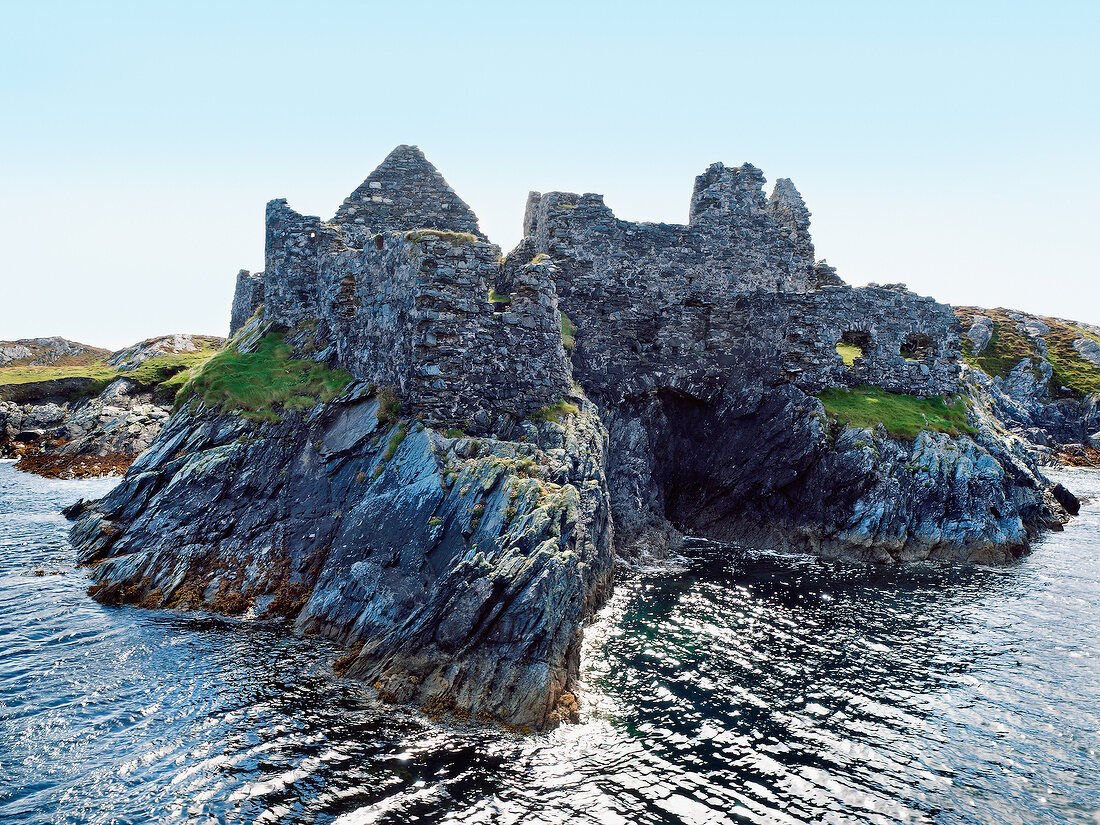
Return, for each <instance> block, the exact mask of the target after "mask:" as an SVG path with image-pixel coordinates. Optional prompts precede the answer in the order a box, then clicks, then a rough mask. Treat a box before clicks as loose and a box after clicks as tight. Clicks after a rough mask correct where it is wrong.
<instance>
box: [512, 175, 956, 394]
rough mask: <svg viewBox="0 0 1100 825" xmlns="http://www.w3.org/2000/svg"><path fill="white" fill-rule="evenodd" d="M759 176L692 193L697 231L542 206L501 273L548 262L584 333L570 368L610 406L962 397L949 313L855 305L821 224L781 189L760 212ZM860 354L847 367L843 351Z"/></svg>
mask: <svg viewBox="0 0 1100 825" xmlns="http://www.w3.org/2000/svg"><path fill="white" fill-rule="evenodd" d="M763 184H764V178H763V176H762V175H761V174H760V172H759V170H757V169H756V168H755V167H753V166H752V165H750V164H745V165H744V166H741V167H738V168H735V169H731V168H728V167H725V166H723V165H722V164H714V165H712V166H711V167H710V168H709V169H707V170H706V172H704V173H703V174H702V175H700V176H699V177H698V178H697V179H696V181H695V189H694V192H693V194H692V198H691V205H690V211H689V215H690V219H689V223H688V224H686V225H679V224H653V223H632V222H628V221H623V220H620V219H618V218H616V217H615V216H614V214H613V213H612V212H611V210H610V209H608V208H607V207H606V206H605V205H604V202H603V198H602V197H601V196H599V195H593V194H585V195H576V194H571V193H562V192H551V193H547V194H540V193H537V192H533V193H531V195H530V196H529V197H528V202H527V209H526V214H525V218H524V232H525V237H524V239H523V241H521V243H520V244H519V246H518V247H517V248H516V249H515V250H514V251H513V252H512V253H511V255H509V258H508V261H507V262H506V263H505V268H504V280H505V282H506V283H507V282H508V281H509V279H510V277H511V275H510V273H511V271H512V269H513V268H514V267H516V266H518V265H519V264H520V263H522V262H525V261H528V260H536V261H539V260H547V261H551V262H552V263H553V264H554V267H555V273H556V279H555V286H556V289H557V293H558V300H559V303H560V306H561V308H562V310H563V311H564V312H565V313H566V314H567V315H568V316H569V318H570V320H571V321H572V322H573V323H574V324H576V326H577V334H576V341H577V345H576V350H575V352H574V354H573V366H574V371H575V373H576V377H577V379H578V380H579V381H580V382H581V384H582V385H583V386H584V387H585V388H586V389H587V390H589V391H590V392H596V393H598V394H600V395H601V396H602V397H604V398H605V399H606V400H608V401H614V400H616V399H618V398H622V397H625V396H629V395H637V394H644V393H646V392H649V391H651V390H654V389H657V388H670V389H675V390H679V391H682V392H685V393H688V394H690V395H693V396H696V397H699V398H703V399H706V398H709V397H711V396H713V395H714V394H715V393H716V392H718V391H719V389H720V388H721V387H722V386H723V385H724V384H726V383H728V382H729V381H731V380H735V379H736V380H743V379H744V377H745V376H752V380H754V381H763V383H765V384H771V385H776V384H779V383H792V384H795V385H796V386H798V387H799V388H800V389H802V390H804V391H806V392H808V393H811V394H816V393H817V392H820V391H821V389H823V388H824V387H826V386H833V385H838V384H839V385H848V386H855V385H858V384H864V383H867V384H874V385H877V386H881V387H883V388H885V389H888V390H892V391H895V392H906V393H914V394H918V395H935V394H941V393H951V392H956V391H957V390H958V388H959V384H958V367H957V361H956V359H957V355H958V341H959V336H960V333H961V330H960V329H959V327H958V323H957V321H956V319H955V318H954V315H953V313H952V311H951V309H950V308H949V307H947V306H946V305H943V304H938V303H936V302H935V301H933V300H932V299H930V298H923V297H920V296H918V295H915V294H913V293H911V292H908V291H907V290H905V289H904V287H898V286H892V287H876V286H872V287H865V288H861V289H854V288H852V287H850V286H848V285H846V284H844V283H843V282H842V281H841V280H840V279H839V278H837V277H836V274H835V270H834V269H833V268H832V267H830V266H829V265H828V264H826V263H825V262H824V261H821V262H816V263H815V261H814V248H813V243H812V241H811V239H810V234H809V224H810V221H809V218H810V213H809V211H808V210H807V209H806V206H805V203H804V202H803V200H802V197H801V195H800V194H799V193H798V190H797V189H796V188H795V187H794V184H793V183H791V181H790V180H788V179H785V178H784V179H780V180H779V181H778V182H777V183H776V185H775V188H774V190H773V192H772V194H771V197H770V198H765V196H764V192H763ZM842 340H844V341H846V342H848V343H853V342H854V343H855V344H856V345H858V346H859V347H860V349H861V350H862V355H861V357H859V358H857V359H856V360H855V363H853V364H852V365H851V366H846V365H845V364H844V361H843V359H842V357H841V355H840V354H838V352H837V349H836V346H837V344H838V343H839V342H841V341H842Z"/></svg>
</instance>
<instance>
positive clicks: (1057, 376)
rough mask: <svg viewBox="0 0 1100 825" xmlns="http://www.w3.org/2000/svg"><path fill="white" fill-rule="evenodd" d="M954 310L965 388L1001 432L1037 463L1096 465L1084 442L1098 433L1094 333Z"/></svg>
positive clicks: (1098, 457)
mask: <svg viewBox="0 0 1100 825" xmlns="http://www.w3.org/2000/svg"><path fill="white" fill-rule="evenodd" d="M956 311H957V312H958V313H959V315H960V317H961V318H962V319H964V321H969V322H970V330H969V332H968V333H967V338H968V339H969V341H970V346H969V347H968V349H967V350H966V351H965V352H964V357H965V358H966V361H967V367H968V370H967V373H968V383H970V384H972V385H973V386H975V387H976V388H978V389H979V390H980V392H981V395H982V397H983V398H984V399H985V401H986V406H988V407H989V409H990V410H991V411H992V414H993V415H995V417H996V418H997V420H998V421H999V422H1000V423H1001V425H1002V427H1003V428H1005V429H1007V431H1008V432H1009V433H1010V434H1011V435H1012V436H1013V437H1015V438H1018V439H1021V440H1022V441H1024V442H1025V443H1026V444H1027V445H1028V446H1029V449H1030V450H1031V452H1032V454H1033V456H1034V457H1035V458H1036V460H1038V461H1039V462H1040V463H1042V464H1056V463H1059V462H1068V463H1073V464H1086V465H1100V453H1096V452H1094V451H1095V449H1096V447H1095V445H1093V444H1091V442H1090V437H1091V436H1092V434H1093V433H1095V432H1096V430H1097V428H1098V427H1100V415H1098V413H1097V410H1098V405H1100V355H1097V353H1100V331H1098V330H1097V329H1096V328H1095V327H1091V326H1089V325H1088V324H1081V323H1078V322H1076V321H1070V320H1066V319H1064V318H1050V317H1043V318H1040V317H1038V316H1035V315H1032V314H1030V313H1026V312H1018V311H1015V310H1005V309H981V308H977V307H960V308H958V309H957V310H956ZM1094 355H1097V357H1096V358H1094V357H1093V356H1094Z"/></svg>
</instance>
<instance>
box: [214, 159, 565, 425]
mask: <svg viewBox="0 0 1100 825" xmlns="http://www.w3.org/2000/svg"><path fill="white" fill-rule="evenodd" d="M265 259H266V262H265V268H264V272H263V273H262V281H263V289H262V295H263V304H264V315H265V319H266V320H268V321H270V322H273V323H275V324H278V325H280V326H283V327H287V328H294V327H295V326H297V325H299V324H302V323H306V322H314V321H316V322H318V324H319V325H322V329H321V332H322V333H323V334H324V335H325V336H326V337H327V338H328V339H329V340H331V341H332V342H333V344H334V346H335V349H336V353H337V360H338V362H339V363H340V365H341V366H343V367H344V368H346V369H348V370H349V371H350V372H351V373H352V375H354V376H355V377H356V378H358V379H360V380H362V381H365V382H369V383H372V384H375V385H377V386H386V385H388V386H393V387H395V388H396V390H397V392H398V393H399V394H400V395H401V396H402V397H403V398H404V400H405V401H406V402H407V403H408V404H409V405H410V406H411V407H412V408H413V409H414V410H416V411H418V412H420V413H422V414H424V415H426V416H427V417H428V418H430V419H433V420H437V421H462V420H468V419H471V420H486V419H487V418H488V417H490V416H492V415H493V414H495V413H500V412H505V413H510V414H513V415H517V416H523V415H526V414H528V413H530V412H532V411H534V410H536V409H538V408H540V407H543V406H546V405H548V404H551V403H554V402H556V401H558V400H560V399H561V398H562V396H563V395H564V394H565V393H567V392H569V391H570V389H571V387H572V375H571V372H570V369H569V365H568V362H567V361H566V359H565V352H564V350H563V348H562V341H561V328H560V323H561V322H560V317H559V314H558V309H557V299H556V295H555V292H554V286H553V279H552V276H551V273H550V269H549V267H548V266H547V265H545V264H531V265H528V266H525V267H523V268H522V271H521V272H519V273H518V274H517V277H516V278H515V281H516V289H515V295H514V296H513V297H512V300H511V304H510V305H509V306H508V307H507V309H506V310H504V311H501V310H502V307H501V306H499V305H494V304H492V303H490V301H489V290H490V289H491V288H492V287H493V285H494V284H495V283H496V282H497V279H498V275H499V270H500V260H501V254H500V248H499V247H497V246H496V245H495V244H492V243H489V242H488V240H486V238H485V236H484V235H483V234H482V232H481V230H480V228H479V227H478V223H477V218H476V216H475V215H474V213H473V212H472V211H471V209H470V208H469V206H467V205H466V203H465V202H463V201H462V199H461V198H459V197H458V195H456V194H455V192H454V190H452V189H451V187H450V186H448V185H447V182H446V181H445V180H444V179H443V177H442V175H440V174H439V172H438V170H436V168H435V167H434V166H432V164H431V163H429V162H428V160H427V158H425V157H424V154H423V153H422V152H421V151H420V150H419V149H418V148H416V147H415V146H398V147H397V148H396V149H394V150H393V151H392V152H391V153H390V154H389V156H388V157H387V158H386V159H385V160H384V161H383V162H382V164H381V165H380V166H379V167H378V168H377V169H375V170H374V172H372V173H371V175H370V176H369V177H368V178H367V179H366V180H365V181H364V182H363V183H362V184H361V185H360V186H359V187H357V188H356V190H355V191H354V192H353V193H352V194H351V195H350V196H349V197H348V198H347V199H346V200H345V201H344V203H343V204H342V205H341V206H340V208H339V209H338V210H337V212H336V215H335V216H334V217H333V219H332V220H331V221H322V220H320V219H319V218H316V217H312V216H307V215H301V214H299V213H298V212H296V211H295V210H293V209H291V208H290V206H288V205H287V202H286V201H285V200H282V199H279V200H273V201H271V202H270V203H268V205H267V219H266V243H265ZM253 280H254V278H253V276H248V275H247V273H245V274H244V275H242V276H240V277H239V284H240V285H242V291H241V292H239V293H238V299H239V302H240V303H241V305H242V309H241V310H240V312H239V313H238V312H235V313H234V317H235V318H237V317H238V316H239V315H241V314H243V313H244V311H245V306H246V305H248V306H252V307H254V306H255V305H256V303H257V302H256V301H255V300H254V297H255V296H253V295H252V293H249V295H248V296H246V295H244V294H243V291H244V290H247V289H250V288H251V285H252V283H253ZM249 298H251V300H249ZM235 303H236V301H235ZM244 317H245V318H247V317H248V316H247V315H246V316H244Z"/></svg>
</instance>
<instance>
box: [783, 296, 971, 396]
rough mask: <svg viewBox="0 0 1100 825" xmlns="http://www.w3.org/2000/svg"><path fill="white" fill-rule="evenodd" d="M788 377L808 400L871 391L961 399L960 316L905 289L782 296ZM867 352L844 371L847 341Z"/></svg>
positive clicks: (785, 370)
mask: <svg viewBox="0 0 1100 825" xmlns="http://www.w3.org/2000/svg"><path fill="white" fill-rule="evenodd" d="M783 303H784V310H785V314H786V318H785V323H784V326H783V330H784V342H783V343H784V351H785V354H784V366H783V369H784V376H785V377H786V378H787V379H788V380H790V381H791V383H793V384H796V385H798V386H799V387H800V388H802V389H805V390H807V391H809V392H814V393H816V392H820V390H821V389H823V388H824V387H826V386H833V385H838V384H839V385H844V386H858V385H860V384H871V385H873V386H876V387H882V388H883V389H886V390H890V391H891V392H901V393H908V394H911V395H922V396H929V395H942V394H945V393H954V392H958V391H959V387H960V385H959V380H960V375H959V364H958V356H959V339H960V336H961V335H962V327H961V326H960V325H959V321H958V318H957V317H956V315H955V312H954V310H953V309H952V308H951V307H949V306H947V305H946V304H940V303H937V302H936V301H935V300H933V299H932V298H926V297H923V296H920V295H916V294H914V293H912V292H910V291H908V290H907V289H905V287H904V286H901V285H894V286H877V285H871V286H866V287H861V288H858V289H853V288H852V287H850V286H846V285H845V286H829V287H823V288H822V289H819V290H816V291H814V292H809V293H805V294H801V295H786V296H783ZM844 338H847V339H848V340H849V341H850V342H858V343H859V344H862V347H861V348H862V351H863V354H862V355H861V356H860V357H857V358H856V359H855V362H854V363H853V364H852V365H851V366H845V364H844V361H843V359H842V358H841V356H840V355H839V354H838V353H837V351H836V345H837V343H838V342H840V341H841V340H842V339H844Z"/></svg>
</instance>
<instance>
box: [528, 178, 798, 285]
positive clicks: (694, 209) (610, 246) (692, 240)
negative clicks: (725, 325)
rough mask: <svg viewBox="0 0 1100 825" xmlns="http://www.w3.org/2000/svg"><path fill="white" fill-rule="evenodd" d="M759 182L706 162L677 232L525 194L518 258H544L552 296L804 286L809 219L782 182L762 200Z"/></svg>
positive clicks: (591, 203) (573, 201) (588, 204)
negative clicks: (611, 286)
mask: <svg viewBox="0 0 1100 825" xmlns="http://www.w3.org/2000/svg"><path fill="white" fill-rule="evenodd" d="M763 184H764V177H763V175H761V173H760V171H759V170H758V169H756V168H755V167H754V166H752V165H751V164H745V165H744V166H741V167H738V168H728V167H725V166H723V165H722V164H720V163H716V164H714V165H712V166H711V167H710V168H709V169H707V171H706V172H704V173H703V174H702V175H700V176H699V177H698V178H697V179H696V182H695V191H694V193H693V195H692V199H691V209H690V222H689V223H688V224H686V225H681V224H660V223H632V222H630V221H623V220H620V219H618V218H616V217H615V215H614V214H613V213H612V211H611V210H610V209H609V208H608V207H607V206H606V205H605V204H604V201H603V197H602V196H600V195H593V194H585V195H576V194H570V193H563V192H551V193H547V194H545V195H540V194H539V193H532V194H531V196H530V197H529V198H528V204H527V210H526V216H525V218H524V230H525V235H526V241H525V243H524V244H523V245H522V247H521V249H522V254H523V255H526V256H534V255H538V254H540V253H543V254H548V255H550V257H551V258H553V259H554V261H555V263H556V264H557V265H558V267H559V269H560V276H559V278H558V289H559V292H560V293H561V294H562V295H565V294H566V293H567V292H568V291H570V289H571V285H572V283H574V282H582V283H581V288H582V289H586V288H588V287H589V286H590V285H591V284H590V283H587V282H592V283H594V282H596V281H602V280H614V281H617V282H618V283H621V284H632V283H633V284H638V285H641V284H643V283H646V282H649V281H652V280H654V279H659V280H660V281H661V282H662V283H664V284H666V285H667V286H668V287H669V288H671V289H678V290H694V291H699V292H705V291H708V290H711V291H714V292H715V293H717V294H721V295H726V294H731V293H738V294H739V293H745V292H756V291H761V290H763V291H768V292H780V291H782V292H792V291H793V292H800V291H805V290H806V289H809V288H812V287H813V286H814V251H813V244H812V242H811V241H810V236H809V214H810V213H809V211H807V209H806V207H805V204H804V203H803V202H802V198H801V196H800V195H799V194H798V191H797V190H796V189H795V188H794V186H793V184H791V183H790V181H789V180H785V179H784V180H781V181H780V182H779V183H778V184H777V185H776V188H775V191H774V192H773V194H772V197H771V199H770V200H768V199H766V198H765V197H764V192H763Z"/></svg>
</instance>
